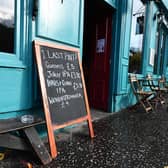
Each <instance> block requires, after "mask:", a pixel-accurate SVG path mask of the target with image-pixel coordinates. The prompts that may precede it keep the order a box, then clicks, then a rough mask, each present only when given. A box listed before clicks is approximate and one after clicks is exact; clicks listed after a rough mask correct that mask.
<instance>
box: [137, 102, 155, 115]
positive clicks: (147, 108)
mask: <svg viewBox="0 0 168 168" xmlns="http://www.w3.org/2000/svg"><path fill="white" fill-rule="evenodd" d="M140 103H141V104H142V106H143V108H144V109H145V111H146V113H148V112H149V111H154V109H153V106H152V105H151V103H150V102H149V101H148V100H147V99H145V100H141V101H140Z"/></svg>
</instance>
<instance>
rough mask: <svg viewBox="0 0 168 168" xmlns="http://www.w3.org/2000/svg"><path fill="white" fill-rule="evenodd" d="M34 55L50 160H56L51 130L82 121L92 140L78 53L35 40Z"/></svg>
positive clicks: (89, 116)
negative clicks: (85, 124)
mask: <svg viewBox="0 0 168 168" xmlns="http://www.w3.org/2000/svg"><path fill="white" fill-rule="evenodd" d="M34 43H35V55H36V62H37V68H38V73H39V78H40V84H41V91H42V97H43V105H44V111H45V116H46V123H47V129H48V136H49V143H50V149H51V154H52V157H53V158H54V157H56V155H57V150H56V146H55V138H54V133H53V132H54V130H55V129H59V128H63V127H66V126H69V125H72V124H77V123H80V122H83V121H87V122H88V126H89V131H90V136H91V137H92V138H93V137H94V132H93V127H92V122H91V115H90V109H89V104H88V99H87V94H86V88H85V82H84V77H83V70H82V66H81V64H80V61H79V50H78V49H76V48H68V47H65V46H59V45H55V44H51V43H46V42H40V41H35V42H34Z"/></svg>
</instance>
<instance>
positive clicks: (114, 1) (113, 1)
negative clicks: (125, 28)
mask: <svg viewBox="0 0 168 168" xmlns="http://www.w3.org/2000/svg"><path fill="white" fill-rule="evenodd" d="M104 1H105V2H107V3H108V4H110V5H111V6H112V7H114V8H117V0H104Z"/></svg>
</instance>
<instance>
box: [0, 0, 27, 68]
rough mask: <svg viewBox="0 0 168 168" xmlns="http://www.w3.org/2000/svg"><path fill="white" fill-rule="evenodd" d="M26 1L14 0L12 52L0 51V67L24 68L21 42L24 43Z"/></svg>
mask: <svg viewBox="0 0 168 168" xmlns="http://www.w3.org/2000/svg"><path fill="white" fill-rule="evenodd" d="M26 3H27V0H26V1H22V0H20V1H18V0H15V31H14V53H7V52H0V67H19V68H25V64H24V62H23V57H24V56H23V52H22V48H21V47H23V46H21V45H22V44H21V42H23V43H24V41H23V40H24V27H25V24H24V22H25V14H26V12H24V10H25V9H26V8H25V5H26Z"/></svg>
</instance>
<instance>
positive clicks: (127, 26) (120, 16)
mask: <svg viewBox="0 0 168 168" xmlns="http://www.w3.org/2000/svg"><path fill="white" fill-rule="evenodd" d="M117 5H118V10H117V11H116V13H115V16H114V23H113V35H112V36H113V42H112V56H111V60H112V61H111V62H112V64H111V70H110V73H111V75H110V77H111V79H110V97H109V100H110V102H111V103H110V104H109V111H111V112H114V111H118V109H122V108H124V107H126V106H127V104H128V103H126V102H125V101H128V96H127V95H126V94H127V93H128V61H129V46H130V33H131V19H132V0H130V1H127V0H119V1H118V4H117ZM123 96H124V97H123ZM122 97H123V98H122Z"/></svg>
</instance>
